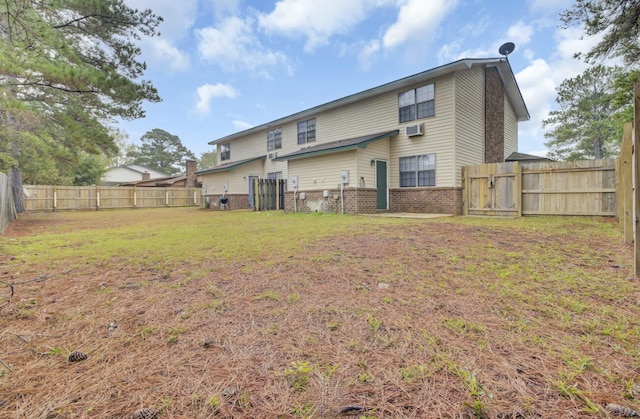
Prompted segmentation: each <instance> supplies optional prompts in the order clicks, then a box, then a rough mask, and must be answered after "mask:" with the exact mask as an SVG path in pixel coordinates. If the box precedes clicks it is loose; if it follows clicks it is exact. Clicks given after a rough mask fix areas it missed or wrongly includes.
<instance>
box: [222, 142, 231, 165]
mask: <svg viewBox="0 0 640 419" xmlns="http://www.w3.org/2000/svg"><path fill="white" fill-rule="evenodd" d="M225 160H231V143H224V144H220V161H225Z"/></svg>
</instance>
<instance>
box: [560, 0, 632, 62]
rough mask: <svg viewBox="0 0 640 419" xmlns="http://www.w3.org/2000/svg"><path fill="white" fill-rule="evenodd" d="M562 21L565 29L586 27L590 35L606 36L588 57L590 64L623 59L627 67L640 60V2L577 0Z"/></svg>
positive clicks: (563, 14)
mask: <svg viewBox="0 0 640 419" xmlns="http://www.w3.org/2000/svg"><path fill="white" fill-rule="evenodd" d="M560 18H561V20H562V21H563V23H564V24H565V25H566V26H570V25H574V24H578V25H581V26H583V27H584V29H585V32H586V34H587V35H597V34H603V38H602V40H601V41H600V42H599V43H598V44H597V45H596V46H595V47H594V48H593V49H592V50H591V51H589V53H587V54H586V56H585V58H586V60H587V61H588V62H592V63H593V62H595V61H596V59H602V58H610V57H623V58H624V60H625V61H626V63H627V64H637V63H638V61H639V60H640V45H639V40H640V1H638V0H635V1H624V0H576V1H575V3H574V5H573V6H572V8H571V9H568V10H565V11H564V12H563V13H562V14H561V15H560Z"/></svg>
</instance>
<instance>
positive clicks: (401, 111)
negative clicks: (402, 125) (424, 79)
mask: <svg viewBox="0 0 640 419" xmlns="http://www.w3.org/2000/svg"><path fill="white" fill-rule="evenodd" d="M434 98H435V85H434V84H433V83H432V84H428V85H426V86H422V87H418V88H417V89H412V90H408V91H406V92H402V93H400V94H399V95H398V115H399V117H400V122H408V121H413V120H415V119H420V118H426V117H428V116H433V115H435V114H436V111H435V99H434Z"/></svg>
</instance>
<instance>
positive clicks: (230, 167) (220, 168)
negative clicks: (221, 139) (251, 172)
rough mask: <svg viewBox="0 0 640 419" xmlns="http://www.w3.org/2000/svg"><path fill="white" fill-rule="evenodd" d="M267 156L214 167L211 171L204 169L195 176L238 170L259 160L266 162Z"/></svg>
mask: <svg viewBox="0 0 640 419" xmlns="http://www.w3.org/2000/svg"><path fill="white" fill-rule="evenodd" d="M266 157H267V156H258V157H253V158H251V159H246V160H239V161H234V162H233V163H227V164H222V165H220V166H216V167H212V168H210V169H203V170H198V171H197V172H196V173H195V174H196V175H205V174H208V173H216V172H226V171H228V170H233V169H236V168H238V167H240V166H242V165H244V164H247V163H251V162H254V161H257V160H264V159H265V158H266Z"/></svg>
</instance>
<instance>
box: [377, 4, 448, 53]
mask: <svg viewBox="0 0 640 419" xmlns="http://www.w3.org/2000/svg"><path fill="white" fill-rule="evenodd" d="M457 3H458V1H457V0H432V1H430V2H429V7H425V3H424V0H405V1H403V2H402V4H401V6H400V11H399V12H398V19H397V21H396V22H395V23H394V24H392V25H391V26H390V27H389V28H388V29H387V31H386V32H385V34H384V36H383V38H382V42H383V45H384V46H385V48H393V47H396V46H398V45H400V44H402V43H404V42H406V41H408V40H414V39H418V38H420V39H427V38H426V37H427V36H428V35H429V34H432V33H433V32H435V30H436V29H437V28H438V27H439V26H440V22H441V21H442V19H444V17H445V16H446V15H447V14H448V13H449V12H450V11H451V10H453V9H454V8H455V7H456V6H457Z"/></svg>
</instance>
